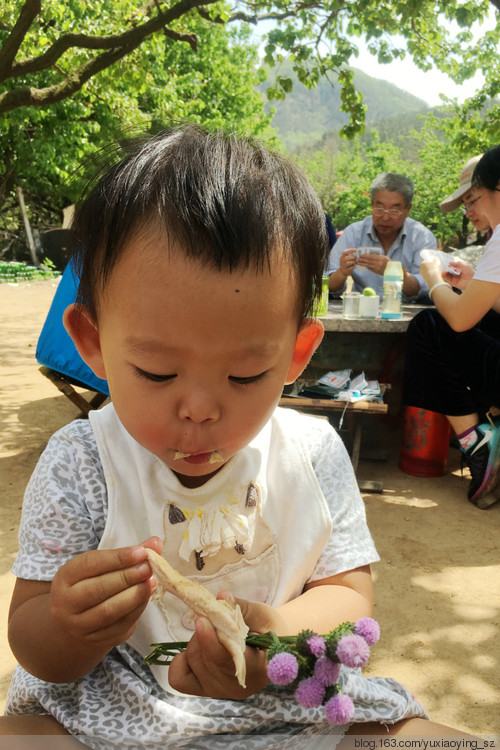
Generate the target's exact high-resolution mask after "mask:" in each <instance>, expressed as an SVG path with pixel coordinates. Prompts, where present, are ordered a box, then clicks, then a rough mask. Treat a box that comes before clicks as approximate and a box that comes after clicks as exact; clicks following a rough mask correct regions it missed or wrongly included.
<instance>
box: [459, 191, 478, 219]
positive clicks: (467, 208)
mask: <svg viewBox="0 0 500 750" xmlns="http://www.w3.org/2000/svg"><path fill="white" fill-rule="evenodd" d="M480 197H481V196H480V195H478V196H477V198H473V199H472V200H471V201H469V203H464V205H463V206H460V210H461V211H462V213H463V214H468V213H469V211H470V210H471V209H472V208H473V207H474V203H477V201H478V200H479V199H480Z"/></svg>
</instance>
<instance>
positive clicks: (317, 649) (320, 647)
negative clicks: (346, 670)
mask: <svg viewBox="0 0 500 750" xmlns="http://www.w3.org/2000/svg"><path fill="white" fill-rule="evenodd" d="M307 645H308V646H309V651H310V652H311V654H312V655H313V656H315V657H316V658H319V657H320V656H324V655H325V654H326V643H325V639H324V638H323V637H322V636H321V635H312V636H311V637H310V638H308V639H307Z"/></svg>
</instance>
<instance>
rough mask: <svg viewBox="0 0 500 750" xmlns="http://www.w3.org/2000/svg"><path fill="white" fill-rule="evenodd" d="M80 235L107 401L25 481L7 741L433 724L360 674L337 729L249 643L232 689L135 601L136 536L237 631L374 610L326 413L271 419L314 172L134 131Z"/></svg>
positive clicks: (299, 351) (194, 135) (302, 735)
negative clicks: (154, 651) (171, 648)
mask: <svg viewBox="0 0 500 750" xmlns="http://www.w3.org/2000/svg"><path fill="white" fill-rule="evenodd" d="M73 231H74V237H75V243H76V259H75V262H76V266H77V268H78V270H79V276H80V285H79V293H78V299H77V301H76V303H75V304H73V305H71V306H70V307H69V308H68V309H67V310H66V311H65V314H64V322H65V325H66V328H67V330H68V331H69V333H70V334H71V336H72V338H73V340H74V342H75V344H76V346H77V348H78V351H79V352H80V354H81V356H82V357H83V359H84V360H85V362H87V364H88V365H90V367H91V368H92V370H93V371H94V372H95V374H96V375H97V376H98V377H100V378H105V379H106V380H107V381H108V384H109V390H110V394H111V399H112V402H111V403H110V404H109V405H108V406H106V407H104V408H103V409H101V410H100V411H94V412H91V415H90V420H89V421H85V420H77V421H74V422H72V423H71V424H69V425H67V426H65V427H63V428H62V429H61V430H60V431H59V432H58V433H56V434H55V435H54V436H53V437H52V439H51V440H50V442H49V444H48V446H47V448H46V450H45V452H44V453H43V455H42V457H41V458H40V461H39V463H38V465H37V467H36V469H35V472H34V474H33V476H32V478H31V480H30V483H29V486H28V488H27V492H26V497H25V502H24V506H23V516H22V523H21V528H20V550H19V554H18V556H17V559H16V562H15V565H14V572H15V574H16V576H17V582H16V585H15V591H14V595H13V599H12V605H11V610H10V618H9V634H10V643H11V647H12V649H13V652H14V654H15V655H16V658H17V659H18V661H19V666H18V667H17V669H16V671H15V674H14V677H13V680H12V684H11V687H10V690H9V695H8V702H7V708H6V716H5V717H4V718H3V719H1V720H0V733H2V734H11V735H13V734H18V735H22V734H38V735H42V734H52V735H56V734H61V735H62V734H65V735H66V736H67V738H68V742H71V743H81V745H82V746H87V747H91V748H108V747H109V748H115V747H119V748H124V749H126V750H132V749H135V748H143V747H144V748H148V750H156V749H157V750H160V748H161V749H162V750H169V749H172V750H173V749H174V748H175V749H176V750H177V749H178V748H180V747H186V748H218V747H231V748H239V747H241V748H250V747H251V748H254V747H255V748H259V747H262V748H264V747H272V746H273V745H275V746H276V747H280V748H281V747H291V746H295V744H294V743H296V742H298V743H299V746H300V747H301V748H304V747H308V746H309V745H308V744H307V743H308V742H309V741H311V742H313V741H316V739H317V738H318V737H323V741H325V742H326V744H325V745H324V746H325V747H329V748H333V747H335V746H336V744H337V743H338V742H339V740H341V738H342V737H343V735H344V733H345V732H346V731H348V732H351V733H354V734H360V733H374V732H376V733H379V734H381V735H383V736H384V737H385V736H387V733H388V729H387V727H389V730H390V732H404V731H406V732H408V733H413V734H421V733H430V734H435V735H441V734H442V733H443V731H445V730H444V728H443V727H437V726H436V725H434V724H431V723H430V722H428V721H426V720H425V717H426V714H425V712H424V710H423V709H422V708H421V707H420V706H419V704H418V703H417V702H416V701H415V699H414V698H413V697H412V696H411V695H410V694H409V693H408V692H407V691H406V689H405V688H404V687H403V686H401V685H399V684H398V683H396V682H395V681H393V680H386V679H382V678H368V679H367V678H364V677H363V676H362V675H361V673H360V671H359V670H355V669H345V668H343V671H342V674H341V677H340V681H341V683H342V686H343V690H344V691H345V692H347V693H349V694H350V695H351V697H352V698H353V699H354V701H355V703H356V704H357V708H356V714H355V717H354V722H355V723H354V724H353V725H352V726H351V727H349V726H343V727H334V726H332V725H330V724H328V723H327V722H326V721H325V719H324V712H323V711H322V710H320V709H305V708H302V707H301V706H299V705H298V703H297V702H296V701H295V699H294V696H293V694H291V693H290V692H287V691H286V690H283V689H282V688H277V687H276V686H272V685H270V684H269V680H268V677H267V673H266V656H265V653H264V652H263V651H260V650H257V649H252V648H249V647H247V649H246V654H245V656H246V670H247V682H246V687H245V688H243V687H241V686H240V685H239V684H238V682H237V681H236V678H235V675H234V664H233V661H232V658H231V656H230V654H229V653H228V652H227V651H226V649H225V648H224V647H223V646H222V644H221V643H220V642H219V641H218V640H217V637H216V634H215V631H214V630H213V628H212V626H211V625H210V623H209V622H208V620H206V619H205V618H203V617H198V618H196V619H195V621H194V622H193V621H192V619H191V618H190V617H189V613H188V612H186V611H185V607H184V605H183V603H182V602H181V601H180V600H178V599H175V598H174V597H171V596H169V595H167V596H165V597H164V598H163V600H162V602H161V607H160V606H158V604H157V603H156V602H154V601H151V595H152V594H153V593H154V591H155V588H156V586H157V583H156V581H155V580H154V577H153V576H152V572H151V569H150V567H149V564H148V562H147V548H152V549H154V550H155V551H157V552H159V553H162V554H163V556H164V557H165V558H166V559H167V560H168V562H169V563H170V564H171V565H172V566H173V567H175V568H176V569H177V570H179V571H180V572H181V573H182V574H184V575H187V576H189V577H192V578H193V579H195V580H197V581H199V582H201V583H202V584H203V585H204V586H206V587H207V588H208V589H210V590H211V591H212V592H214V593H215V594H219V595H220V596H224V597H226V598H227V597H231V596H232V597H235V598H237V601H238V603H239V604H240V606H241V609H242V613H243V616H244V618H245V621H246V623H247V625H248V626H249V628H250V630H252V631H256V632H265V631H267V630H274V631H276V632H277V633H278V635H290V634H295V633H298V632H299V631H300V630H301V629H303V628H310V629H312V630H315V631H316V632H318V633H326V632H328V631H329V630H331V629H332V628H333V627H335V626H336V625H338V624H339V623H341V622H343V621H345V620H357V619H358V618H360V617H363V616H366V615H370V613H371V608H372V582H371V575H370V564H371V563H373V562H375V561H376V560H377V559H378V556H377V552H376V550H375V548H374V545H373V542H372V539H371V536H370V533H369V531H368V529H367V526H366V520H365V513H364V506H363V503H362V500H361V497H360V495H359V492H358V489H357V484H356V479H355V476H354V473H353V471H352V468H351V465H350V461H349V457H348V455H347V453H346V451H345V449H344V447H343V445H342V443H341V441H340V439H339V438H338V436H337V435H336V433H335V432H334V430H333V429H332V428H331V427H330V425H329V424H328V423H327V422H326V421H324V420H321V419H315V418H313V417H307V416H303V415H299V414H298V413H296V412H294V411H292V410H283V409H279V408H277V404H278V401H279V398H280V395H281V392H282V388H283V385H284V384H286V383H292V382H293V381H294V380H295V379H296V378H297V377H298V376H299V375H300V373H301V372H302V370H303V369H304V367H305V366H306V365H307V363H308V361H309V359H310V357H311V355H312V354H313V352H314V351H315V349H316V348H317V346H318V345H319V343H320V341H321V338H322V335H323V327H322V324H321V322H320V321H319V320H317V319H314V318H310V317H309V312H310V310H311V308H312V305H313V302H314V297H315V294H316V292H319V290H320V289H321V276H322V269H323V267H324V262H325V257H326V254H327V253H328V249H329V248H328V239H327V233H326V227H325V217H324V212H323V210H322V208H321V205H320V204H319V202H318V200H317V198H316V196H315V194H314V192H313V190H312V188H311V187H310V186H309V184H308V183H307V181H306V179H305V178H304V177H303V176H302V174H301V173H300V172H299V171H298V170H297V169H296V168H295V167H294V166H293V165H292V164H291V163H290V162H289V161H287V160H286V159H285V158H283V157H281V156H280V155H277V154H273V153H270V152H269V151H268V150H267V149H266V148H264V147H263V146H262V145H260V144H259V143H256V142H253V141H252V140H250V139H243V138H237V137H235V136H232V135H228V134H224V133H220V132H215V133H209V132H206V131H204V130H203V129H200V128H197V127H194V126H183V127H179V128H175V129H172V130H169V131H166V132H162V133H160V134H159V135H156V136H154V137H148V138H144V139H140V140H136V141H134V142H132V143H129V144H127V145H126V150H125V154H124V155H123V156H122V157H121V159H120V160H119V161H118V163H116V164H115V165H114V166H111V167H109V165H108V167H107V170H106V171H105V172H104V174H102V175H101V176H100V177H99V178H98V179H97V181H95V182H94V183H93V184H92V185H91V186H90V187H89V188H88V190H87V192H86V195H85V196H84V198H83V200H82V202H81V203H80V205H79V206H78V207H77V211H76V216H75V221H74V227H73ZM220 592H223V593H220ZM189 639H190V642H189V646H188V648H187V650H186V651H185V652H184V653H182V654H179V655H177V656H176V657H175V659H174V661H173V663H172V664H171V666H170V667H166V666H153V667H149V666H147V665H146V664H145V662H144V660H143V658H144V656H145V655H146V654H147V653H148V652H149V651H150V647H151V643H153V642H157V641H171V640H189ZM419 717H420V718H419ZM380 722H382V724H381V723H380ZM385 725H386V726H385ZM68 735H72V737H68ZM75 738H77V739H75ZM249 743H251V744H249ZM75 746H76V744H75ZM312 746H313V745H311V747H312ZM68 747H69V745H68ZM71 747H73V744H71ZM78 747H80V744H78ZM314 747H317V745H314Z"/></svg>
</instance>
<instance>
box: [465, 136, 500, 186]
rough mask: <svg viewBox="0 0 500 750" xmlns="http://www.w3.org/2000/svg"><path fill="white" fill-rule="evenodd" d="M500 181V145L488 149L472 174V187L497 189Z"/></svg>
mask: <svg viewBox="0 0 500 750" xmlns="http://www.w3.org/2000/svg"><path fill="white" fill-rule="evenodd" d="M499 182H500V146H494V147H493V148H490V149H489V150H488V151H486V152H485V153H484V154H483V156H482V157H481V159H480V160H479V161H478V163H477V164H476V167H475V169H474V172H473V174H472V187H477V188H480V187H481V188H486V190H496V189H497V187H498V183H499Z"/></svg>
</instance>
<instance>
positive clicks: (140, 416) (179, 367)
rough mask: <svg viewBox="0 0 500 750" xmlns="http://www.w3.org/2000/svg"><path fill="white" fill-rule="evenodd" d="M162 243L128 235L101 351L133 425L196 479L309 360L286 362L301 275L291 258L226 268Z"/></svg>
mask: <svg viewBox="0 0 500 750" xmlns="http://www.w3.org/2000/svg"><path fill="white" fill-rule="evenodd" d="M164 243H165V241H164V240H160V241H159V242H158V240H156V243H155V244H154V243H153V242H152V241H151V242H149V243H148V244H147V247H146V249H145V247H144V245H145V242H144V238H141V239H137V240H133V241H131V242H130V244H129V246H128V247H127V249H126V251H125V252H124V254H123V255H122V258H121V259H120V261H119V263H118V264H117V266H116V267H115V269H114V270H113V272H112V275H111V278H110V280H109V282H108V285H107V287H106V289H105V292H104V296H103V300H102V303H101V305H100V310H99V324H98V329H99V340H100V346H101V356H102V361H103V365H104V369H105V375H106V377H107V379H108V382H109V387H110V392H111V395H112V399H113V403H114V405H115V408H116V411H117V413H118V415H119V417H120V419H121V421H122V423H123V424H124V426H125V427H126V429H127V430H128V432H129V433H130V434H131V435H132V436H133V437H134V438H135V439H136V440H137V441H138V442H139V443H140V444H141V445H143V446H144V447H145V448H147V449H148V450H150V451H151V452H152V453H154V454H155V455H156V456H158V458H160V459H161V460H162V461H163V462H164V463H165V464H166V465H167V466H169V467H170V468H171V469H172V470H173V471H174V472H176V474H177V475H178V476H179V479H180V480H181V482H183V484H185V485H186V486H198V485H200V484H203V482H204V481H206V479H207V478H208V477H209V476H211V475H212V474H213V473H214V472H215V471H217V470H218V469H219V468H220V467H221V466H222V465H223V464H224V463H225V462H226V461H228V460H229V459H230V458H231V457H232V456H233V455H234V454H235V453H236V452H237V451H238V450H240V449H241V448H242V447H244V446H245V445H247V444H248V442H249V441H250V440H251V439H252V438H253V437H254V436H255V435H256V434H257V433H258V432H259V431H260V429H261V428H262V426H263V425H264V424H265V422H266V421H267V420H268V419H269V417H270V416H271V414H272V412H273V410H274V408H275V406H276V404H277V402H278V400H279V398H280V394H281V391H282V388H283V384H284V383H285V381H287V380H289V381H290V382H291V381H292V380H294V379H295V377H296V376H297V375H298V374H299V372H300V370H301V369H302V367H301V366H299V367H298V369H297V368H295V369H294V365H292V366H291V362H292V358H293V356H294V349H295V346H296V338H297V332H298V331H297V316H296V313H295V312H294V301H295V299H294V298H295V291H296V285H295V283H294V282H293V280H292V278H291V275H290V273H289V272H288V270H287V266H286V264H284V263H277V262H276V261H273V267H272V268H271V272H270V273H268V272H267V270H266V271H264V272H262V273H259V272H256V271H254V270H246V271H242V270H237V271H235V272H234V273H228V272H221V273H219V272H218V271H216V270H212V269H209V268H204V267H200V264H199V263H198V262H196V261H193V260H189V259H188V258H186V256H185V255H184V254H183V252H181V251H179V250H176V249H174V250H170V251H169V250H168V249H167V248H166V247H165V244H164ZM139 245H140V247H139ZM320 338H321V336H320ZM220 459H222V461H221V460H220ZM214 461H215V462H214Z"/></svg>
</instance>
